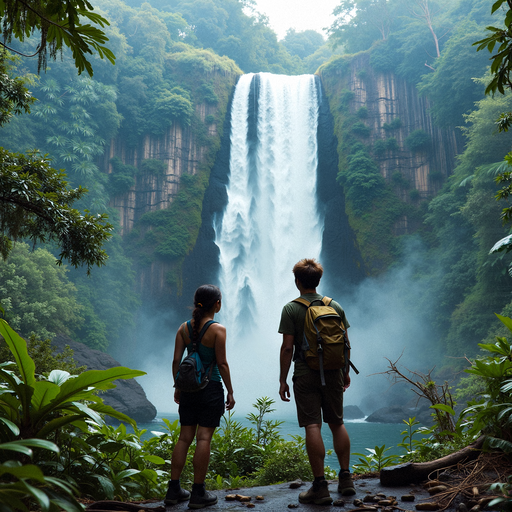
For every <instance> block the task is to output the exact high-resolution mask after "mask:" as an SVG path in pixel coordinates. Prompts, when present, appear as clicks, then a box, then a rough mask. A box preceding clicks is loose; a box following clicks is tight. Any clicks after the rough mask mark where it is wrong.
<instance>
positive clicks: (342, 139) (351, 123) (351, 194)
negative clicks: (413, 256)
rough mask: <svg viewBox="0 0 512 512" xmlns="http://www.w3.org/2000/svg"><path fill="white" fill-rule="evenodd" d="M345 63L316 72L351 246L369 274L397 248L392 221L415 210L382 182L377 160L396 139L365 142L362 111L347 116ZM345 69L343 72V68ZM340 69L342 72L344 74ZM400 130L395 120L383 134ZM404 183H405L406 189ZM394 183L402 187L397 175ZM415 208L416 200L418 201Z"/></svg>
mask: <svg viewBox="0 0 512 512" xmlns="http://www.w3.org/2000/svg"><path fill="white" fill-rule="evenodd" d="M347 62H349V59H348V60H347V58H345V59H341V58H338V59H334V60H332V61H330V62H329V63H328V64H327V65H325V66H322V67H321V68H320V69H319V74H320V76H321V78H322V82H323V84H324V88H325V91H326V94H327V98H328V100H329V105H330V109H331V112H332V115H333V118H334V131H335V134H336V136H337V138H338V157H339V172H338V177H337V182H338V183H339V184H340V186H342V187H343V190H344V193H345V198H346V213H347V215H348V219H349V223H350V225H351V227H352V229H353V230H354V233H355V234H356V238H357V244H358V247H359V249H360V251H361V255H362V258H363V261H364V263H365V266H366V268H367V269H368V271H369V272H370V273H372V274H378V273H380V272H383V271H385V270H386V269H387V268H388V267H389V265H391V264H392V263H393V261H394V260H395V259H396V257H397V254H398V253H399V251H400V250H401V246H400V238H399V237H397V236H395V232H394V229H395V226H396V224H397V222H398V221H399V220H400V219H401V218H403V217H404V215H407V216H408V217H412V216H414V215H416V213H417V210H418V208H417V207H416V206H414V205H411V204H408V203H406V202H404V201H403V200H402V199H400V198H399V197H398V196H397V195H396V193H395V192H394V191H393V187H396V186H397V181H396V179H395V180H394V179H393V178H392V179H391V180H390V182H389V183H387V182H386V181H385V180H384V178H383V176H382V174H381V172H380V166H379V163H378V161H376V160H374V158H373V157H372V155H375V157H379V155H382V154H384V153H385V152H386V151H395V150H397V149H399V147H398V142H397V140H396V138H394V137H389V138H387V139H380V140H377V141H375V142H374V143H373V147H372V146H370V144H369V143H365V141H364V138H365V137H367V136H368V135H369V131H370V128H369V127H368V126H367V125H366V124H365V123H363V122H362V121H361V119H364V116H365V114H364V110H362V111H360V110H358V111H357V112H356V114H350V107H351V101H352V100H353V99H354V93H353V91H351V90H350V89H348V77H349V72H348V71H349V69H348V66H347ZM345 66H347V68H345ZM345 71H346V73H345ZM400 126H401V121H400V119H399V118H395V119H394V120H393V121H391V122H390V123H389V124H388V125H386V127H387V129H388V130H395V129H398V128H399V127H400ZM406 184H407V185H406ZM400 185H401V186H408V183H407V182H406V180H404V179H403V177H402V176H401V173H400ZM419 204H420V205H421V202H420V203H419Z"/></svg>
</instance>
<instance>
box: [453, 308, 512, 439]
mask: <svg viewBox="0 0 512 512" xmlns="http://www.w3.org/2000/svg"><path fill="white" fill-rule="evenodd" d="M496 316H497V317H498V318H499V319H500V320H501V322H502V323H503V324H504V325H505V326H506V327H507V329H508V330H509V331H510V332H512V320H511V319H510V318H507V317H503V316H501V315H496ZM479 346H480V348H481V349H483V350H484V351H486V353H488V354H487V355H486V356H484V357H480V358H476V359H475V360H474V361H473V362H472V364H471V368H469V369H467V370H466V372H467V373H469V374H471V375H475V376H477V377H478V378H479V379H480V381H481V382H482V383H483V385H484V386H485V389H484V391H483V393H480V396H481V398H480V399H476V400H473V401H471V402H469V403H468V407H467V408H466V409H465V410H464V411H463V413H462V414H463V416H464V417H465V418H466V421H467V422H468V424H469V425H470V432H472V433H474V434H475V435H476V434H478V433H480V432H483V433H485V434H487V435H488V436H490V437H491V445H492V446H494V447H496V446H500V445H501V446H502V447H503V446H504V445H503V443H502V442H500V440H502V441H508V442H509V444H510V449H512V444H511V443H510V442H511V441H512V437H511V436H510V432H511V428H510V421H511V418H512V347H511V344H510V342H509V341H508V340H507V338H505V337H497V338H496V342H495V343H481V344H479Z"/></svg>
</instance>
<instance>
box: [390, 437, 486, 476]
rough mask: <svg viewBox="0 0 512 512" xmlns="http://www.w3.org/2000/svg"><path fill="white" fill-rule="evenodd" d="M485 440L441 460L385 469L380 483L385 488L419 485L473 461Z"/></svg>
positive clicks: (479, 440) (478, 440)
mask: <svg viewBox="0 0 512 512" xmlns="http://www.w3.org/2000/svg"><path fill="white" fill-rule="evenodd" d="M484 439H485V436H481V437H479V438H478V439H477V440H476V441H475V442H474V443H473V444H470V445H469V446H466V448H463V449H462V450H459V451H458V452H455V453H451V454H450V455H447V456H446V457H442V458H441V459H437V460H432V461H430V462H406V463H405V464H399V465H398V466H391V467H388V468H383V469H382V470H381V472H380V483H381V484H382V485H384V486H394V485H407V484H411V483H419V482H421V481H423V480H425V479H426V478H427V477H428V476H429V475H430V474H431V473H433V472H435V471H441V470H442V469H445V468H448V467H450V466H454V465H455V464H458V463H459V462H462V461H464V460H473V459H475V458H476V457H478V455H479V454H480V449H481V448H482V445H483V443H484Z"/></svg>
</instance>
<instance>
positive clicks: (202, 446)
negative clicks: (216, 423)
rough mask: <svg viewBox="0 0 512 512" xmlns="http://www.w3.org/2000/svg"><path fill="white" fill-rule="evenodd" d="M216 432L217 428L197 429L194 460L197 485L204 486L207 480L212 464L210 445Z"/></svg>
mask: <svg viewBox="0 0 512 512" xmlns="http://www.w3.org/2000/svg"><path fill="white" fill-rule="evenodd" d="M214 432H215V427H213V428H210V427H201V426H199V427H198V428H197V444H196V452H195V454H194V460H193V465H194V483H195V484H202V483H203V482H204V481H205V479H206V473H207V472H208V463H209V462H210V444H211V441H212V437H213V433H214ZM176 446H177V445H176ZM173 462H174V457H173ZM171 474H172V469H171Z"/></svg>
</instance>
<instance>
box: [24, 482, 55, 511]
mask: <svg viewBox="0 0 512 512" xmlns="http://www.w3.org/2000/svg"><path fill="white" fill-rule="evenodd" d="M20 483H21V484H22V485H23V486H24V487H25V489H26V490H27V492H28V493H29V494H30V495H31V496H32V497H33V498H34V499H35V500H36V501H37V503H38V504H39V506H40V507H41V509H42V510H43V512H46V511H47V510H48V509H49V508H50V498H49V497H48V495H47V494H46V493H45V492H44V491H42V490H41V489H38V488H37V487H34V486H33V485H30V484H29V483H28V482H26V481H25V480H20Z"/></svg>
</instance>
